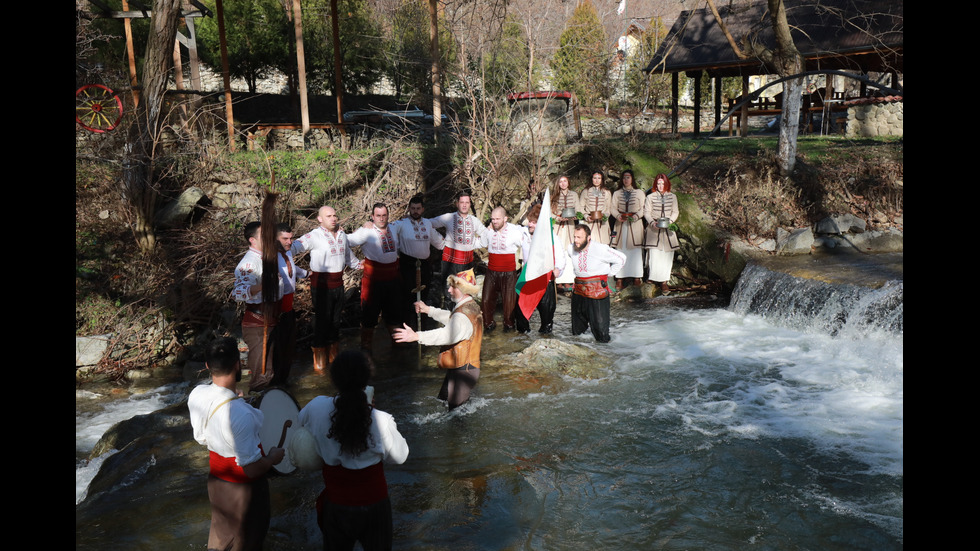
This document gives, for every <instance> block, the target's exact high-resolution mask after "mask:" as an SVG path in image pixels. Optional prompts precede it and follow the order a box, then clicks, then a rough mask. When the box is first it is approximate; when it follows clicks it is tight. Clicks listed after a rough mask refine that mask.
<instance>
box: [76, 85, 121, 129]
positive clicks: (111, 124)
mask: <svg viewBox="0 0 980 551" xmlns="http://www.w3.org/2000/svg"><path fill="white" fill-rule="evenodd" d="M122 114H123V104H122V100H120V99H119V96H117V95H115V94H114V93H113V92H112V90H110V89H109V88H106V87H105V86H102V85H101V84H86V85H85V86H82V87H81V88H79V89H78V91H76V92H75V122H77V123H78V124H80V125H81V126H82V128H84V129H85V130H88V131H89V132H97V133H102V132H108V131H110V130H112V129H113V128H115V127H116V126H117V125H118V124H119V121H120V120H122Z"/></svg>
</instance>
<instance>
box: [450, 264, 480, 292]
mask: <svg viewBox="0 0 980 551" xmlns="http://www.w3.org/2000/svg"><path fill="white" fill-rule="evenodd" d="M446 285H449V286H450V287H456V288H457V289H459V290H460V291H462V292H464V293H466V294H467V295H470V296H471V297H475V296H478V295H479V294H480V292H481V291H482V290H483V286H482V285H480V286H477V284H476V275H475V274H474V273H473V268H470V269H469V270H466V271H465V272H459V273H458V274H456V275H451V276H449V277H447V278H446Z"/></svg>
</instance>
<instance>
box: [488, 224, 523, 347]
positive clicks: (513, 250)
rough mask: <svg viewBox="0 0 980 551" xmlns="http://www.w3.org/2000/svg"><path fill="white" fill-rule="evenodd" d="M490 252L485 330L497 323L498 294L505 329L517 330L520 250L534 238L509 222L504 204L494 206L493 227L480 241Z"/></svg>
mask: <svg viewBox="0 0 980 551" xmlns="http://www.w3.org/2000/svg"><path fill="white" fill-rule="evenodd" d="M480 243H481V244H482V245H483V246H484V247H486V249H487V253H488V254H489V255H490V259H489V262H488V263H487V275H486V279H484V281H483V299H482V300H481V303H482V304H481V307H482V308H483V330H484V331H486V332H489V331H493V330H494V328H495V327H497V323H496V322H495V321H493V315H494V310H496V309H497V297H498V296H499V297H500V302H501V305H502V306H503V311H504V332H505V333H506V332H508V331H513V330H514V306H515V305H516V304H517V292H516V291H515V290H514V285H515V284H516V283H517V274H518V272H517V271H516V270H517V250H518V249H519V248H524V247H528V246H530V244H531V237H530V235H529V234H527V233H525V232H524V228H522V227H520V226H518V225H516V224H511V223H510V222H508V221H507V211H506V210H504V207H497V208H495V209H493V212H492V213H491V214H490V228H488V229H487V231H486V233H484V234H483V237H482V238H481V240H480Z"/></svg>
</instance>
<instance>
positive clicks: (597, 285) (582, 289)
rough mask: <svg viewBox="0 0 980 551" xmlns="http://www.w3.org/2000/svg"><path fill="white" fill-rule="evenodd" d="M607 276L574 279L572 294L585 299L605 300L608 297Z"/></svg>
mask: <svg viewBox="0 0 980 551" xmlns="http://www.w3.org/2000/svg"><path fill="white" fill-rule="evenodd" d="M607 279H608V276H604V275H600V276H593V277H576V278H575V286H574V289H573V292H574V293H575V294H576V295H579V296H582V297H585V298H597V299H598V298H606V297H607V296H609V288H608V284H607Z"/></svg>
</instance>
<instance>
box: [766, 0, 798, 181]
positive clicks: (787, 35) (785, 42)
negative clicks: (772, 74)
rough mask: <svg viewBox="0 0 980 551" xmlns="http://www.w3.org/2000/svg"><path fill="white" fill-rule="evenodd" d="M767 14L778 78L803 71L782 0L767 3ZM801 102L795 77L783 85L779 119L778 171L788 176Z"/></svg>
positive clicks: (794, 153)
mask: <svg viewBox="0 0 980 551" xmlns="http://www.w3.org/2000/svg"><path fill="white" fill-rule="evenodd" d="M769 15H770V17H771V19H772V29H773V33H774V34H775V36H776V51H775V52H774V56H773V63H774V64H775V65H776V70H777V72H778V73H779V76H783V77H786V76H790V75H795V74H799V73H802V72H803V66H804V63H803V56H802V55H800V51H799V50H797V49H796V44H795V43H794V42H793V35H792V33H791V32H790V28H789V22H788V21H787V20H786V6H785V5H784V3H783V0H769ZM802 101H803V79H802V78H796V79H793V80H787V81H786V82H784V83H783V106H782V110H783V113H782V115H783V116H782V117H780V120H779V145H778V148H777V153H778V158H779V171H780V173H782V175H783V176H789V175H790V174H792V172H793V168H795V167H796V138H797V136H798V135H799V133H800V106H801V104H802Z"/></svg>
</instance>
